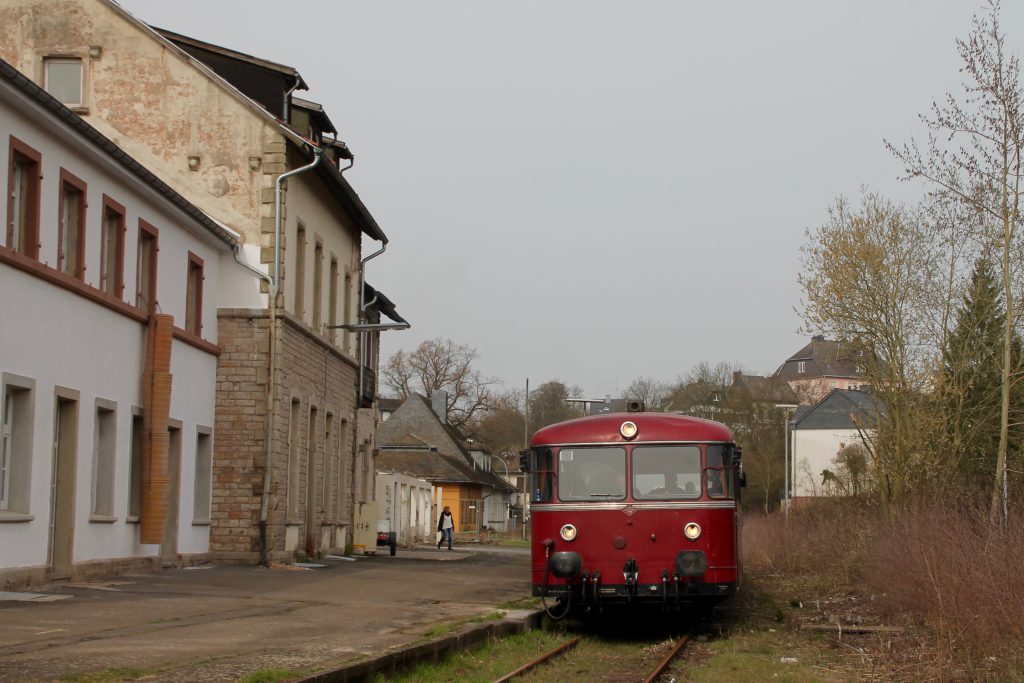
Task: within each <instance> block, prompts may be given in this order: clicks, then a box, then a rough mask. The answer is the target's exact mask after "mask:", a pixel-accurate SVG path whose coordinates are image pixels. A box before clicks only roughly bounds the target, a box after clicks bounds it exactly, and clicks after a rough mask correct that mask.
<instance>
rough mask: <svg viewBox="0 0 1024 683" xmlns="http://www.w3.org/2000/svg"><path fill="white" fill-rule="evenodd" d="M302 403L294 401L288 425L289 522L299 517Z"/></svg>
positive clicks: (294, 399)
mask: <svg viewBox="0 0 1024 683" xmlns="http://www.w3.org/2000/svg"><path fill="white" fill-rule="evenodd" d="M301 408H302V403H301V402H300V401H299V399H297V398H293V399H292V410H291V416H290V422H289V424H288V521H289V522H291V521H292V520H295V519H296V518H297V517H298V516H299V492H300V491H301V490H302V489H301V488H300V481H299V422H300V421H301V420H302V410H301Z"/></svg>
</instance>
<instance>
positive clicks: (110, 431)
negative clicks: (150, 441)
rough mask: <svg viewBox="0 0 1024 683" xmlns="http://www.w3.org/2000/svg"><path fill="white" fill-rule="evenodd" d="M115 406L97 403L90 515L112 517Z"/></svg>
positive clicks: (103, 401) (115, 437) (98, 400)
mask: <svg viewBox="0 0 1024 683" xmlns="http://www.w3.org/2000/svg"><path fill="white" fill-rule="evenodd" d="M116 409H117V404H116V403H114V402H113V401H107V400H104V399H101V398H98V399H96V426H95V429H94V431H93V459H92V514H94V515H99V516H101V517H111V516H113V514H114V462H115V461H116V456H115V453H116V446H117V412H116Z"/></svg>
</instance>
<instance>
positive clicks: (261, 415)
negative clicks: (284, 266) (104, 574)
mask: <svg viewBox="0 0 1024 683" xmlns="http://www.w3.org/2000/svg"><path fill="white" fill-rule="evenodd" d="M218 322H219V327H218V341H219V343H220V345H221V348H222V353H221V356H220V361H219V363H218V366H217V416H216V438H215V443H214V467H213V472H214V484H213V505H212V510H211V528H210V549H211V552H213V553H214V554H215V555H216V556H217V557H218V558H220V559H222V560H238V561H256V560H258V558H259V517H260V507H261V503H262V492H263V473H264V467H265V462H264V461H265V460H266V442H265V436H266V392H267V368H268V362H269V339H268V334H267V330H268V318H267V312H266V311H263V310H244V311H240V310H221V311H219V312H218ZM278 334H279V342H278V344H279V346H278V356H277V376H278V393H277V401H276V404H275V406H276V408H275V413H274V421H275V423H274V437H273V465H272V467H273V473H272V479H271V489H270V491H271V496H270V501H269V512H268V518H267V539H268V547H269V549H270V551H271V557H272V559H290V558H293V557H294V556H295V555H296V553H297V552H307V553H308V552H309V551H310V550H312V552H313V554H315V553H317V552H326V551H338V550H341V548H333V547H330V543H331V541H330V539H337V538H339V535H338V534H337V530H338V528H339V527H347V526H349V525H351V520H352V500H353V495H352V491H353V488H354V487H361V488H362V489H363V490H365V489H366V487H365V485H363V484H362V483H361V478H360V476H359V474H360V473H359V472H358V471H357V468H356V463H357V459H356V458H354V457H353V453H354V449H356V448H358V447H359V446H360V444H357V442H356V439H357V434H356V424H357V420H356V385H357V383H358V369H357V367H356V363H355V362H354V361H353V360H352V359H350V358H348V357H347V356H344V355H343V354H342V353H340V352H339V351H338V350H337V349H336V348H334V347H333V346H331V345H330V344H328V343H327V342H326V341H325V340H324V339H323V338H322V337H320V336H319V335H317V334H314V333H313V332H312V331H311V330H310V329H309V328H308V327H306V326H305V325H303V324H302V323H301V322H299V321H298V320H296V319H295V318H294V317H293V316H291V315H290V314H287V313H283V314H279V317H278ZM293 401H297V402H298V410H297V414H298V416H299V422H298V424H297V429H296V430H294V432H293V430H292V427H291V424H290V423H291V415H292V402H293ZM311 407H315V408H316V425H315V426H314V430H315V431H314V435H313V439H312V441H311V440H310V438H309V429H310V424H309V418H310V408H311ZM328 414H331V415H332V416H333V429H332V438H331V443H327V442H326V418H327V415H328ZM292 434H294V435H295V437H296V439H295V440H296V444H297V455H298V457H297V462H296V463H295V464H296V465H297V469H296V472H294V473H290V472H289V455H290V448H289V439H290V435H292ZM362 438H365V437H362ZM311 443H312V445H313V453H312V457H310V453H309V445H310V444H311ZM327 457H331V458H333V461H332V465H331V467H330V468H329V470H330V473H331V477H330V481H328V482H326V486H325V482H324V474H325V467H324V464H325V458H327ZM340 472H345V476H344V477H340V476H339V473H340ZM310 474H311V475H312V477H313V486H312V491H313V497H312V499H309V500H307V497H308V496H307V493H308V491H309V490H310V487H309V486H308V483H309V482H308V480H307V476H308V475H310ZM289 476H297V477H298V484H297V486H295V487H293V488H292V493H293V494H295V493H297V495H298V500H297V506H293V508H295V514H294V515H293V516H292V517H289V515H288V508H289V505H288V495H289V486H288V478H289ZM342 483H344V489H345V490H342V491H339V485H340V484H342ZM370 488H372V485H371V487H370ZM325 490H326V493H327V496H326V497H325V496H324V493H325ZM339 495H340V496H341V498H340V499H339ZM310 521H311V522H312V524H308V522H310ZM289 526H290V527H293V528H294V529H297V531H298V533H297V534H296V533H294V532H293V533H292V534H288V536H289V537H292V538H295V539H297V541H296V542H294V543H292V544H286V528H288V527H289ZM325 532H327V533H325ZM307 539H311V543H312V548H310V546H309V543H308V542H307ZM289 545H290V546H291V547H289Z"/></svg>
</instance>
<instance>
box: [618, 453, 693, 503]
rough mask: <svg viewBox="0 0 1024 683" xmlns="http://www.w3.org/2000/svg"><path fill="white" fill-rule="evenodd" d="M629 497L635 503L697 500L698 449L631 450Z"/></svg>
mask: <svg viewBox="0 0 1024 683" xmlns="http://www.w3.org/2000/svg"><path fill="white" fill-rule="evenodd" d="M633 497H634V498H636V499H637V500H687V499H694V498H700V447H699V446H636V447H635V448H633Z"/></svg>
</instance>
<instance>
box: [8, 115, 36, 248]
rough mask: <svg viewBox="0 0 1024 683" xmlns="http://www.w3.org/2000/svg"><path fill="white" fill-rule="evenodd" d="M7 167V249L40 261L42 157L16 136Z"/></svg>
mask: <svg viewBox="0 0 1024 683" xmlns="http://www.w3.org/2000/svg"><path fill="white" fill-rule="evenodd" d="M7 168H8V173H7V196H8V197H9V198H10V201H9V202H8V204H7V248H8V249H11V250H13V251H16V252H18V253H19V254H24V255H25V256H28V257H29V258H39V198H40V192H39V177H40V173H41V168H42V155H41V154H39V152H37V151H35V150H34V149H32V148H31V147H29V146H28V145H26V144H25V143H23V142H21V141H20V140H18V139H17V138H16V137H14V136H13V135H12V136H11V140H10V159H9V161H8V165H7Z"/></svg>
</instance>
